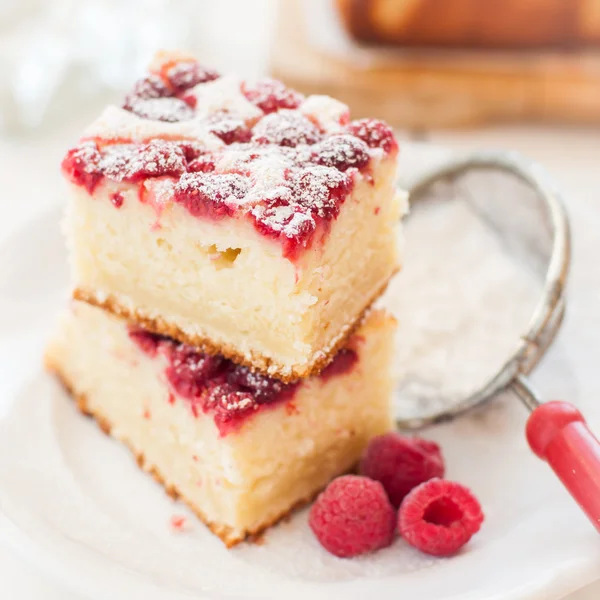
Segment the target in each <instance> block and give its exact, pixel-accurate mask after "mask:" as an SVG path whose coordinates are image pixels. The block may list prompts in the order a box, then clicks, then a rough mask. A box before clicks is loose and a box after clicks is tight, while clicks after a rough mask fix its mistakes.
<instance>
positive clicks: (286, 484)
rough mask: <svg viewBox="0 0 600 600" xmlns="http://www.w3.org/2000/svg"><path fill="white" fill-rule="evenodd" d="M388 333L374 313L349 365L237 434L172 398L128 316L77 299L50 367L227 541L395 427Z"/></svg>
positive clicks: (346, 466)
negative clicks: (134, 336) (131, 330)
mask: <svg viewBox="0 0 600 600" xmlns="http://www.w3.org/2000/svg"><path fill="white" fill-rule="evenodd" d="M393 331H394V326H393V319H391V317H388V316H387V315H385V314H384V313H381V312H378V311H374V312H372V313H370V314H369V315H368V316H367V317H366V319H365V321H364V322H363V324H362V325H361V326H360V327H359V329H358V330H357V332H356V333H355V334H354V335H353V336H352V338H351V339H350V340H349V342H348V344H349V347H350V348H352V350H351V352H353V353H356V358H355V360H354V361H353V362H352V363H351V364H350V365H349V366H348V365H347V366H346V367H344V368H341V369H332V370H329V371H325V372H324V373H323V374H322V375H321V376H319V377H313V378H310V379H308V380H306V381H302V382H300V383H298V384H297V385H296V386H295V387H294V389H293V393H291V394H288V395H286V396H285V397H284V398H283V399H282V400H281V401H276V402H274V403H273V404H269V405H261V406H260V410H257V411H256V412H253V413H251V414H249V415H248V416H247V417H244V419H243V420H242V421H241V422H240V424H239V426H237V427H236V428H235V429H233V430H229V429H227V430H223V429H220V428H219V427H217V425H216V424H215V420H214V418H213V417H214V415H213V414H211V412H210V411H202V410H200V411H199V410H198V409H197V406H195V405H194V404H193V402H191V401H190V400H189V399H188V398H185V397H183V396H181V395H180V394H178V393H177V390H176V389H175V388H174V387H173V386H172V385H171V383H170V381H169V379H168V377H167V376H166V375H165V373H166V371H165V369H166V367H167V365H166V359H165V357H164V356H163V355H162V354H160V353H157V354H156V355H151V354H149V353H148V352H144V351H143V350H142V349H141V348H140V346H139V345H138V344H136V343H135V342H134V341H133V339H132V337H131V336H130V334H129V329H128V327H127V325H126V323H125V322H124V321H122V320H121V319H118V318H116V317H114V316H112V315H110V314H108V313H106V312H105V311H102V310H100V309H98V308H95V307H92V306H89V305H87V304H85V303H80V302H74V303H73V307H72V310H71V311H70V312H69V314H67V315H66V316H65V318H64V319H63V322H62V327H61V330H60V332H59V334H58V335H57V336H56V338H55V339H54V341H53V342H52V343H51V345H50V346H49V348H48V351H47V355H46V363H47V365H48V368H49V369H50V370H52V371H54V372H55V373H56V374H57V375H58V376H59V378H60V379H61V381H62V382H63V383H64V384H65V386H66V387H67V388H68V389H69V391H70V392H71V394H72V395H73V396H74V398H75V399H76V400H77V402H78V405H79V408H80V409H81V410H82V412H84V413H86V414H90V415H92V416H93V417H94V418H95V419H96V420H97V421H98V423H99V424H100V426H101V428H102V429H103V430H104V431H106V432H107V433H110V435H111V436H113V437H115V438H117V439H119V440H121V441H123V442H124V443H125V444H126V445H127V446H128V447H129V448H130V449H131V450H132V452H133V453H134V455H135V456H136V457H137V458H138V463H139V464H140V466H141V467H142V468H143V469H144V470H146V471H148V472H149V473H151V474H153V476H154V477H155V478H156V479H157V480H159V481H160V482H161V483H162V484H163V485H164V487H165V489H166V490H167V491H168V492H169V493H170V494H171V495H176V496H178V497H180V498H181V499H182V500H183V501H184V502H186V503H187V504H188V505H189V506H190V507H191V508H192V510H193V511H194V512H195V513H196V514H197V515H198V516H199V517H200V519H201V520H202V521H204V522H205V523H206V524H207V525H208V527H209V528H210V529H211V530H212V531H213V532H214V533H215V534H216V535H218V536H219V537H220V538H221V539H222V540H223V542H224V543H225V544H226V545H227V546H232V545H234V544H236V543H238V542H240V541H242V540H244V539H247V538H248V537H251V536H253V535H257V534H259V533H260V532H261V531H263V530H264V529H265V528H266V527H268V526H270V525H271V524H273V523H275V522H277V521H278V520H279V519H280V518H282V517H283V516H285V515H286V514H288V513H289V512H290V511H291V510H292V509H293V508H294V507H296V506H298V505H300V504H302V503H305V502H307V501H309V500H310V499H311V498H312V497H313V496H314V495H315V494H316V493H317V492H318V491H319V490H320V489H321V488H323V487H324V486H325V485H326V484H327V483H328V482H329V481H330V480H331V479H332V478H333V477H335V476H336V475H339V474H341V473H344V472H347V471H348V470H350V469H351V468H352V467H353V466H354V465H355V464H356V462H357V460H358V459H359V457H360V455H361V453H362V451H363V449H364V447H365V446H366V444H367V443H368V440H369V439H370V438H371V437H373V436H375V435H378V434H381V433H383V432H385V431H388V430H390V429H391V428H392V426H393V420H392V415H391V403H390V399H391V392H392V381H391V378H390V375H389V361H390V356H391V352H392V337H393ZM334 364H335V363H334ZM340 364H341V363H340Z"/></svg>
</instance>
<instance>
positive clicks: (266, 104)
mask: <svg viewBox="0 0 600 600" xmlns="http://www.w3.org/2000/svg"><path fill="white" fill-rule="evenodd" d="M242 92H243V94H244V96H246V98H248V100H250V102H252V104H254V105H255V106H258V108H260V109H261V110H262V111H263V112H264V113H265V114H269V113H272V112H275V111H277V110H279V109H280V108H298V106H300V103H301V102H302V100H304V96H303V95H302V94H300V93H298V92H296V91H295V90H292V89H291V88H289V87H286V86H285V85H284V84H283V83H281V81H277V80H276V79H261V80H260V81H257V82H256V83H254V84H252V83H248V82H245V83H243V84H242Z"/></svg>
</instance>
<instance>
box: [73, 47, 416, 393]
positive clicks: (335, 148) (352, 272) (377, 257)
mask: <svg viewBox="0 0 600 600" xmlns="http://www.w3.org/2000/svg"><path fill="white" fill-rule="evenodd" d="M397 154H398V145H397V143H396V140H395V138H394V135H393V133H392V131H391V130H390V129H389V127H388V126H387V125H385V124H384V123H382V122H379V121H375V120H370V119H367V120H359V121H350V118H349V112H348V108H347V106H345V105H344V104H342V103H340V102H338V101H336V100H334V99H332V98H329V97H326V96H310V97H308V98H305V97H303V96H302V95H301V94H299V93H297V92H295V91H293V90H291V89H288V88H286V87H285V86H284V85H283V84H282V83H280V82H277V81H273V80H261V81H258V82H254V83H250V82H246V81H241V80H239V79H236V78H233V77H229V76H221V75H219V74H218V73H216V72H214V71H212V70H208V69H205V68H203V67H201V66H200V65H199V63H198V62H196V61H195V60H194V59H193V58H190V57H188V56H184V55H180V54H166V53H163V54H160V55H159V56H157V58H156V59H155V61H154V63H153V65H152V66H151V69H150V73H149V74H148V76H146V77H145V78H144V79H142V80H140V81H138V82H137V84H136V85H135V87H134V89H133V91H132V92H131V94H129V95H128V96H127V98H126V99H125V102H124V104H123V106H122V107H120V108H118V107H114V106H111V107H108V108H107V109H106V110H105V111H104V113H103V114H102V115H101V116H100V118H99V119H98V120H97V121H96V122H95V123H93V124H92V125H91V126H90V127H89V128H88V129H87V130H86V131H85V132H84V136H83V138H82V139H81V140H80V142H79V144H78V145H77V146H76V147H74V148H72V149H71V150H69V151H68V152H67V154H66V156H65V158H64V160H63V163H62V168H63V173H64V174H65V176H66V178H67V179H68V180H69V181H70V182H71V184H72V190H73V193H72V197H71V199H70V201H69V205H68V211H67V219H66V230H67V237H68V240H69V246H70V250H71V263H72V276H73V280H74V286H75V290H74V295H75V297H76V298H78V299H80V300H85V301H87V302H89V303H91V304H95V305H98V306H101V307H104V308H105V309H108V310H110V311H112V312H114V313H116V314H120V315H122V316H124V317H126V318H128V319H130V320H131V321H134V322H137V323H139V324H140V325H143V326H144V327H146V328H147V329H150V330H152V331H154V332H156V333H159V334H164V335H168V336H171V337H173V338H176V339H178V340H180V341H182V342H186V343H189V344H193V345H195V346H197V347H199V348H201V349H202V350H203V351H205V352H208V353H219V354H222V355H224V356H226V357H228V358H230V359H232V360H234V361H236V362H238V363H241V364H244V365H247V366H249V367H252V368H254V369H256V370H260V371H263V372H266V373H268V374H269V375H271V376H275V377H278V378H280V379H282V380H284V381H291V380H293V379H297V378H300V377H306V376H308V375H310V374H314V373H317V372H318V371H319V370H320V369H321V368H323V367H324V366H325V365H326V364H327V363H328V361H329V360H330V359H331V358H332V357H333V355H334V354H335V351H336V350H337V349H338V348H339V347H341V345H342V344H343V342H344V341H345V339H346V338H347V337H348V335H349V334H350V333H351V331H352V329H353V327H354V325H355V324H356V323H358V321H359V320H360V317H361V315H362V313H363V312H364V311H365V309H366V308H367V307H368V306H369V305H370V304H371V303H372V302H373V300H374V299H375V298H376V297H377V296H378V295H379V294H380V293H381V292H382V290H383V289H384V287H385V285H386V284H387V282H388V280H389V279H390V277H391V276H392V274H393V273H394V272H395V271H396V270H397V269H398V268H399V256H398V248H397V235H398V232H397V227H398V220H399V218H400V215H401V212H402V210H403V207H404V204H405V197H404V196H403V195H401V194H398V193H397V192H396V190H395V188H394V178H395V172H396V159H397Z"/></svg>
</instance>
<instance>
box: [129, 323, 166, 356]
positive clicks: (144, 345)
mask: <svg viewBox="0 0 600 600" xmlns="http://www.w3.org/2000/svg"><path fill="white" fill-rule="evenodd" d="M128 333H129V337H130V339H131V340H132V341H133V342H135V344H136V345H137V346H138V348H139V349H140V350H141V351H142V352H143V353H144V354H147V355H148V356H150V357H152V358H154V357H155V356H156V353H157V352H158V346H159V344H160V343H161V342H162V341H163V340H165V339H166V338H165V337H164V336H162V335H158V334H157V333H151V332H150V331H146V330H145V329H142V328H141V327H133V326H132V327H130V328H129V332H128Z"/></svg>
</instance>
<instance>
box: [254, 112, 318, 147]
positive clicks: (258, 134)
mask: <svg viewBox="0 0 600 600" xmlns="http://www.w3.org/2000/svg"><path fill="white" fill-rule="evenodd" d="M253 133H254V140H256V141H257V142H258V143H259V144H276V145H278V146H285V147H288V148H295V147H296V146H297V145H298V144H314V143H315V142H317V141H319V138H320V137H321V133H320V131H319V129H318V128H317V126H316V125H315V124H314V123H313V122H312V121H311V120H310V119H308V118H307V117H305V116H304V115H302V114H300V113H299V112H297V111H295V110H282V111H280V112H276V113H271V114H270V115H266V116H264V117H263V118H262V119H261V120H260V121H259V122H258V123H257V124H256V125H255V126H254V132H253Z"/></svg>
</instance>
